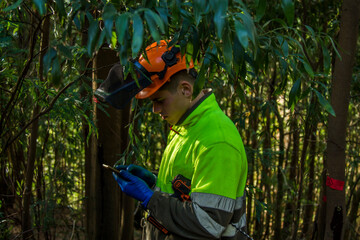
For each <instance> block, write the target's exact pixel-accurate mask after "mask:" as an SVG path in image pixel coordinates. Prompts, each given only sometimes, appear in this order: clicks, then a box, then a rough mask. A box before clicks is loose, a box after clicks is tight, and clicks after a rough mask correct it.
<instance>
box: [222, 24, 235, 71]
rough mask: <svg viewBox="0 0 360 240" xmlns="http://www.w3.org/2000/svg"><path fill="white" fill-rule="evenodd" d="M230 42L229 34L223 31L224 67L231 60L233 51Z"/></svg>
mask: <svg viewBox="0 0 360 240" xmlns="http://www.w3.org/2000/svg"><path fill="white" fill-rule="evenodd" d="M232 44H233V43H232V41H231V40H230V33H229V32H228V31H225V33H224V41H223V52H224V58H225V63H226V65H229V64H230V63H231V62H232V60H233V58H232V57H233V49H232Z"/></svg>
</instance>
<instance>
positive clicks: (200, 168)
mask: <svg viewBox="0 0 360 240" xmlns="http://www.w3.org/2000/svg"><path fill="white" fill-rule="evenodd" d="M172 129H173V130H174V131H171V133H170V134H169V136H168V145H167V147H166V149H165V151H164V154H163V157H162V160H161V164H160V169H159V175H158V178H157V182H156V189H157V191H155V192H154V195H153V196H152V198H151V199H150V201H149V203H148V209H149V211H150V213H151V215H152V216H153V217H154V218H155V219H156V220H158V222H160V223H161V224H162V225H163V226H164V227H165V228H166V229H167V230H168V231H169V232H170V235H167V236H166V235H164V234H163V233H161V232H160V231H159V230H157V229H156V228H154V227H153V226H151V225H150V224H147V227H146V237H145V239H246V238H245V236H244V235H243V234H242V233H241V231H245V227H246V216H245V194H244V192H245V191H244V190H245V182H246V177H247V160H246V154H245V149H244V146H243V142H242V140H241V138H240V135H239V133H238V131H237V129H236V127H235V125H234V124H233V122H232V121H231V120H230V119H229V118H228V117H227V116H226V115H225V114H224V113H223V112H222V110H221V109H220V107H219V106H218V104H217V102H216V99H215V95H214V94H213V93H211V92H209V93H207V94H205V95H204V97H203V98H201V99H200V100H199V101H198V102H197V104H195V105H194V106H193V107H192V108H191V109H189V110H188V111H187V112H186V113H185V114H184V116H182V118H181V119H180V120H179V122H178V123H177V124H176V125H175V126H173V127H172ZM178 174H181V175H183V176H184V177H186V178H188V179H190V180H191V192H190V199H191V202H181V201H180V200H179V199H177V198H174V197H171V194H173V193H174V192H173V189H172V187H171V181H172V180H173V179H174V178H175V176H176V175H178Z"/></svg>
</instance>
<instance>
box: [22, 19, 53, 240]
mask: <svg viewBox="0 0 360 240" xmlns="http://www.w3.org/2000/svg"><path fill="white" fill-rule="evenodd" d="M49 30H50V17H49V16H47V17H46V18H45V20H44V23H43V26H42V36H41V37H42V38H41V39H42V41H41V46H40V52H41V54H40V60H39V63H40V64H39V79H40V81H43V80H44V77H43V66H44V63H43V58H44V55H45V53H46V49H47V48H48V46H49ZM33 44H34V43H33ZM36 94H37V95H38V96H39V93H38V92H37V93H36ZM39 112H40V105H39V104H38V103H35V105H34V108H33V113H32V118H35V116H37V115H38V114H39ZM38 131H39V118H37V119H36V120H35V121H34V122H33V123H32V124H31V134H30V140H29V150H28V156H27V164H26V172H25V189H24V197H23V215H22V233H23V239H30V238H33V230H32V221H31V215H30V205H31V196H32V184H33V178H34V171H35V160H36V145H37V144H36V142H37V138H38V135H39V134H38Z"/></svg>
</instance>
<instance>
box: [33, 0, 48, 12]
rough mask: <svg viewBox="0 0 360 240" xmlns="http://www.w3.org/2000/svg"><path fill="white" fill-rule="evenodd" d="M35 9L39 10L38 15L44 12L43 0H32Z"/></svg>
mask: <svg viewBox="0 0 360 240" xmlns="http://www.w3.org/2000/svg"><path fill="white" fill-rule="evenodd" d="M33 2H34V4H35V6H36V8H37V10H38V11H39V13H40V15H44V14H45V12H46V8H45V1H44V0H33Z"/></svg>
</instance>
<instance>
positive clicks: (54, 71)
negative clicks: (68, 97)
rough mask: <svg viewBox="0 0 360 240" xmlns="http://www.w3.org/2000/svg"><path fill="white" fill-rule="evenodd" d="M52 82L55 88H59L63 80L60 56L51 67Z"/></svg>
mask: <svg viewBox="0 0 360 240" xmlns="http://www.w3.org/2000/svg"><path fill="white" fill-rule="evenodd" d="M51 80H52V82H53V84H54V85H55V86H59V84H60V80H61V70H60V61H59V57H58V56H56V57H55V58H54V61H53V64H52V66H51Z"/></svg>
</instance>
